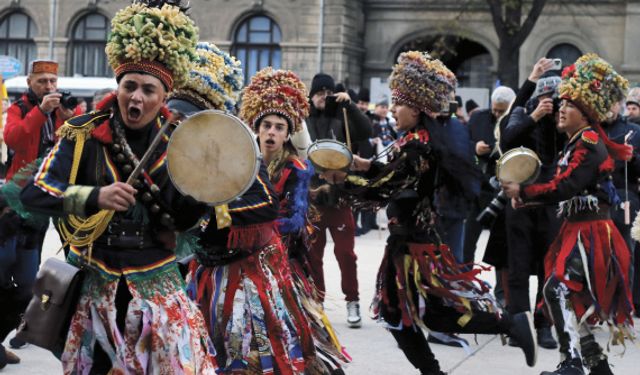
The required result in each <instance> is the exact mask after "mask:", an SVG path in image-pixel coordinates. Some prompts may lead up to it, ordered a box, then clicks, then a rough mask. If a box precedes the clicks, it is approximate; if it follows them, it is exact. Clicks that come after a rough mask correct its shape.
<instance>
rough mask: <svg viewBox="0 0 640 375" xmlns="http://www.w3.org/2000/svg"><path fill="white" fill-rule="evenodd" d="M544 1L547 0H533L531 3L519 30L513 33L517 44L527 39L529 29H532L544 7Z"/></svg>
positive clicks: (519, 44)
mask: <svg viewBox="0 0 640 375" xmlns="http://www.w3.org/2000/svg"><path fill="white" fill-rule="evenodd" d="M546 3H547V0H533V4H532V5H531V10H529V15H528V16H527V19H526V20H525V21H524V23H523V24H522V27H520V31H519V32H518V33H517V34H516V35H515V41H514V43H515V44H516V45H517V46H521V45H522V44H523V43H524V41H525V40H526V39H527V37H528V36H529V33H531V30H533V27H534V26H535V24H536V22H537V21H538V18H539V17H540V14H542V9H544V6H545V4H546ZM521 6H522V5H521Z"/></svg>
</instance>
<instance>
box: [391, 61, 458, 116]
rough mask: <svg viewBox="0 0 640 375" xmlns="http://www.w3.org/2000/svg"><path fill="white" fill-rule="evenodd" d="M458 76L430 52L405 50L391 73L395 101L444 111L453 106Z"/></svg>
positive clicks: (425, 108) (431, 110)
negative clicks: (450, 101) (452, 94)
mask: <svg viewBox="0 0 640 375" xmlns="http://www.w3.org/2000/svg"><path fill="white" fill-rule="evenodd" d="M456 82H457V81H456V76H455V75H454V74H453V73H452V72H451V71H450V70H449V69H448V68H447V67H446V66H445V65H444V64H443V63H442V62H441V61H440V60H438V59H434V58H433V57H431V56H430V55H429V54H428V53H426V52H419V51H409V52H403V53H402V54H400V56H399V57H398V63H397V64H396V65H395V66H394V67H393V72H392V73H391V76H390V77H389V88H390V89H391V96H392V101H393V102H394V103H401V104H406V105H408V106H411V107H414V108H417V109H418V110H420V111H422V112H438V113H439V112H441V111H442V110H443V109H445V108H449V96H450V94H451V92H452V91H453V90H454V88H455V87H456Z"/></svg>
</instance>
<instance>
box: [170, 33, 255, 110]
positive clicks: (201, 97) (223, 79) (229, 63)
mask: <svg viewBox="0 0 640 375" xmlns="http://www.w3.org/2000/svg"><path fill="white" fill-rule="evenodd" d="M196 54H197V56H198V61H197V63H196V64H195V65H194V66H193V67H192V70H191V73H190V77H189V80H188V81H187V83H186V84H185V85H184V86H182V87H181V88H179V89H176V90H174V91H173V93H172V94H171V96H170V98H177V99H184V100H187V101H189V102H191V103H193V104H195V105H197V106H198V107H200V108H201V109H217V110H221V111H228V112H231V111H233V110H234V108H235V105H236V102H237V101H238V97H239V95H240V90H241V89H242V84H243V81H244V78H243V75H242V68H241V67H240V62H239V61H238V60H236V59H235V58H234V57H232V56H230V55H229V54H228V53H226V52H223V51H221V50H220V49H219V48H218V47H216V46H215V45H214V44H209V43H198V45H197V46H196Z"/></svg>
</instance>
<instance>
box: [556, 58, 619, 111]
mask: <svg viewBox="0 0 640 375" xmlns="http://www.w3.org/2000/svg"><path fill="white" fill-rule="evenodd" d="M628 86H629V82H628V81H627V80H626V79H625V78H624V77H622V76H621V75H619V74H618V73H617V72H616V71H615V70H614V69H613V67H612V66H611V64H609V63H608V62H606V61H604V60H603V59H602V58H600V57H599V56H598V55H596V54H595V53H589V54H586V55H583V56H582V57H580V58H579V59H578V61H576V62H575V63H574V64H572V65H570V66H568V67H566V68H565V69H564V71H563V72H562V82H561V83H560V86H559V87H558V91H559V93H560V97H561V98H562V99H568V100H571V101H572V102H573V103H575V104H576V105H577V106H578V107H579V108H580V109H581V110H582V111H583V112H584V114H585V115H586V116H587V117H589V119H590V120H591V121H594V122H602V121H604V120H606V119H607V114H608V112H609V111H610V110H611V107H612V106H613V105H614V104H615V103H617V102H620V101H621V100H622V99H624V96H625V92H626V91H627V87H628Z"/></svg>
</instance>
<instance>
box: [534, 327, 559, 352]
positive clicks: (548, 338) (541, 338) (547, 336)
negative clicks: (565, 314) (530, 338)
mask: <svg viewBox="0 0 640 375" xmlns="http://www.w3.org/2000/svg"><path fill="white" fill-rule="evenodd" d="M536 334H537V336H538V337H537V338H538V345H539V346H540V347H541V348H545V349H556V348H557V347H558V343H557V342H556V340H555V339H554V338H553V335H552V334H551V327H540V328H538V329H537V330H536Z"/></svg>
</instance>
